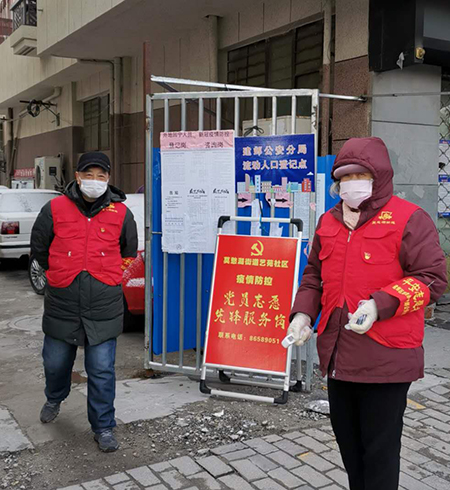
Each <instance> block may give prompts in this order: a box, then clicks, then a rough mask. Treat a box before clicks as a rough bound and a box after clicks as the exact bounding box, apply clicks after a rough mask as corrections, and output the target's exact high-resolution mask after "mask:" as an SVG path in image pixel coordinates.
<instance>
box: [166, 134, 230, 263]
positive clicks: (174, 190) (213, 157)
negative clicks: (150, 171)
mask: <svg viewBox="0 0 450 490" xmlns="http://www.w3.org/2000/svg"><path fill="white" fill-rule="evenodd" d="M161 180H162V249H163V251H164V252H168V253H214V248H215V242H216V235H217V221H218V219H219V217H220V216H222V215H234V214H235V211H234V208H235V185H236V184H235V164H234V131H181V132H176V133H161Z"/></svg>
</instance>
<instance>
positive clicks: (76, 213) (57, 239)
mask: <svg viewBox="0 0 450 490" xmlns="http://www.w3.org/2000/svg"><path fill="white" fill-rule="evenodd" d="M51 208H52V215H53V231H54V234H55V236H54V238H53V241H52V244H51V246H50V254H49V261H48V263H49V269H48V271H47V280H48V283H49V284H50V286H53V287H56V288H65V287H67V286H69V285H70V284H71V283H72V282H73V280H74V279H75V278H76V277H77V276H78V274H79V273H80V272H82V271H87V272H89V274H91V276H93V277H95V279H97V280H98V281H100V282H103V283H104V284H108V285H109V286H117V285H119V284H120V283H121V281H122V275H123V270H122V257H121V254H120V245H119V240H120V235H121V232H122V225H123V221H124V219H125V214H126V209H127V208H126V206H125V205H124V204H122V203H111V204H110V205H109V206H108V207H107V208H104V209H102V210H101V211H100V212H99V213H98V214H96V215H95V216H94V217H93V218H87V217H86V216H84V215H83V214H82V213H81V211H80V210H79V209H78V207H77V206H76V204H75V203H74V202H73V201H71V200H70V199H69V198H68V197H66V196H61V197H57V198H56V199H53V200H52V202H51Z"/></svg>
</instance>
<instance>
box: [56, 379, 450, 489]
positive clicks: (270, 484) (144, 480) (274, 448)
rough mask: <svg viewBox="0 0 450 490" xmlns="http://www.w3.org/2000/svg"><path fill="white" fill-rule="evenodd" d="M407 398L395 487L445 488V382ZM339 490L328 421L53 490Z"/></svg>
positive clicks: (342, 476)
mask: <svg viewBox="0 0 450 490" xmlns="http://www.w3.org/2000/svg"><path fill="white" fill-rule="evenodd" d="M414 398H415V400H416V401H410V402H409V404H408V408H407V411H406V416H405V429H404V437H403V450H402V465H401V470H402V472H401V477H400V485H401V488H402V489H405V490H449V489H450V383H449V384H447V385H441V386H438V387H435V388H432V389H431V390H427V391H424V392H422V393H420V394H419V395H418V396H415V397H414ZM286 488H288V489H297V490H300V489H301V490H312V489H317V488H320V489H323V490H342V489H345V488H348V485H347V476H346V473H345V471H344V470H343V465H342V461H341V457H340V454H339V450H338V447H337V445H336V442H335V440H334V437H333V434H332V430H331V426H330V424H329V422H327V423H325V424H323V425H321V426H319V427H315V428H311V429H306V430H301V431H295V432H290V433H287V434H282V435H270V436H266V437H263V438H257V439H252V440H247V441H245V442H238V443H234V444H229V445H226V446H221V447H218V448H215V449H212V450H211V451H210V455H208V456H202V457H199V458H197V459H193V458H191V457H188V456H184V457H181V458H177V459H172V460H170V461H165V462H162V463H158V464H154V465H150V466H142V467H140V468H135V469H132V470H128V471H127V472H125V473H116V474H114V475H110V476H105V477H104V478H102V479H100V480H95V481H90V482H86V483H80V484H79V485H73V486H70V487H66V488H64V489H60V490H142V489H145V490H150V489H151V490H169V489H183V490H184V489H185V490H207V489H211V490H214V489H217V490H219V489H235V490H254V489H260V490H283V489H286Z"/></svg>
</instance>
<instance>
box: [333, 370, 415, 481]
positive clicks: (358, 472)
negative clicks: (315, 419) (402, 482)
mask: <svg viewBox="0 0 450 490" xmlns="http://www.w3.org/2000/svg"><path fill="white" fill-rule="evenodd" d="M410 385H411V383H382V384H375V383H350V382H348V381H337V380H333V379H328V395H329V400H330V415H331V425H332V427H333V431H334V433H335V435H336V440H337V443H338V445H339V449H340V451H341V455H342V460H343V462H344V466H345V469H346V470H347V474H348V479H349V483H350V490H397V489H398V482H399V474H400V448H401V436H402V430H403V414H404V412H405V408H406V400H407V393H408V390H409V387H410Z"/></svg>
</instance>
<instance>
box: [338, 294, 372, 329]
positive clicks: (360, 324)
mask: <svg viewBox="0 0 450 490" xmlns="http://www.w3.org/2000/svg"><path fill="white" fill-rule="evenodd" d="M348 320H349V321H348V324H347V325H345V328H346V329H347V330H352V331H353V332H355V333H359V334H360V335H362V334H364V333H366V332H368V331H369V330H370V329H371V328H372V325H373V324H374V323H375V322H376V321H377V320H378V308H377V304H376V303H375V300H374V299H369V300H364V301H360V302H359V304H358V309H357V310H356V311H355V313H353V314H351V313H349V314H348Z"/></svg>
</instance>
